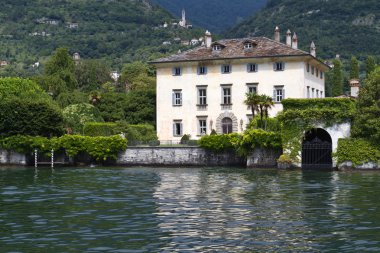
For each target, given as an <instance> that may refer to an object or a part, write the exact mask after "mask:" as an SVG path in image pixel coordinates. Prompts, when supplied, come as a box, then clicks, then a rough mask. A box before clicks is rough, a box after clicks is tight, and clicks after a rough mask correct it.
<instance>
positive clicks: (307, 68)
mask: <svg viewBox="0 0 380 253" xmlns="http://www.w3.org/2000/svg"><path fill="white" fill-rule="evenodd" d="M306 71H307V73H309V72H310V64H309V63H308V64H307V65H306Z"/></svg>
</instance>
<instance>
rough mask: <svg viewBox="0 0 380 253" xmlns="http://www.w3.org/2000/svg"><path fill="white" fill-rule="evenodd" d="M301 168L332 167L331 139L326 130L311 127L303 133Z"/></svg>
mask: <svg viewBox="0 0 380 253" xmlns="http://www.w3.org/2000/svg"><path fill="white" fill-rule="evenodd" d="M302 169H332V139H331V136H330V134H329V133H328V132H327V131H326V130H324V129H322V128H313V129H311V130H309V131H307V132H306V133H305V138H304V140H303V142H302Z"/></svg>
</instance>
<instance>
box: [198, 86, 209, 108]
mask: <svg viewBox="0 0 380 253" xmlns="http://www.w3.org/2000/svg"><path fill="white" fill-rule="evenodd" d="M198 105H207V89H206V87H200V88H198Z"/></svg>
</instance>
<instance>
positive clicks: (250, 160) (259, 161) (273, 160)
mask: <svg viewBox="0 0 380 253" xmlns="http://www.w3.org/2000/svg"><path fill="white" fill-rule="evenodd" d="M281 154H282V150H281V149H263V148H256V149H255V150H254V151H253V152H252V153H251V154H249V155H248V157H247V167H248V168H275V167H276V166H277V159H278V158H279V157H280V155H281Z"/></svg>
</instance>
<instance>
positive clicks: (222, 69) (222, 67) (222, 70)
mask: <svg viewBox="0 0 380 253" xmlns="http://www.w3.org/2000/svg"><path fill="white" fill-rule="evenodd" d="M220 71H221V72H222V73H224V65H222V66H221V68H220Z"/></svg>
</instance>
